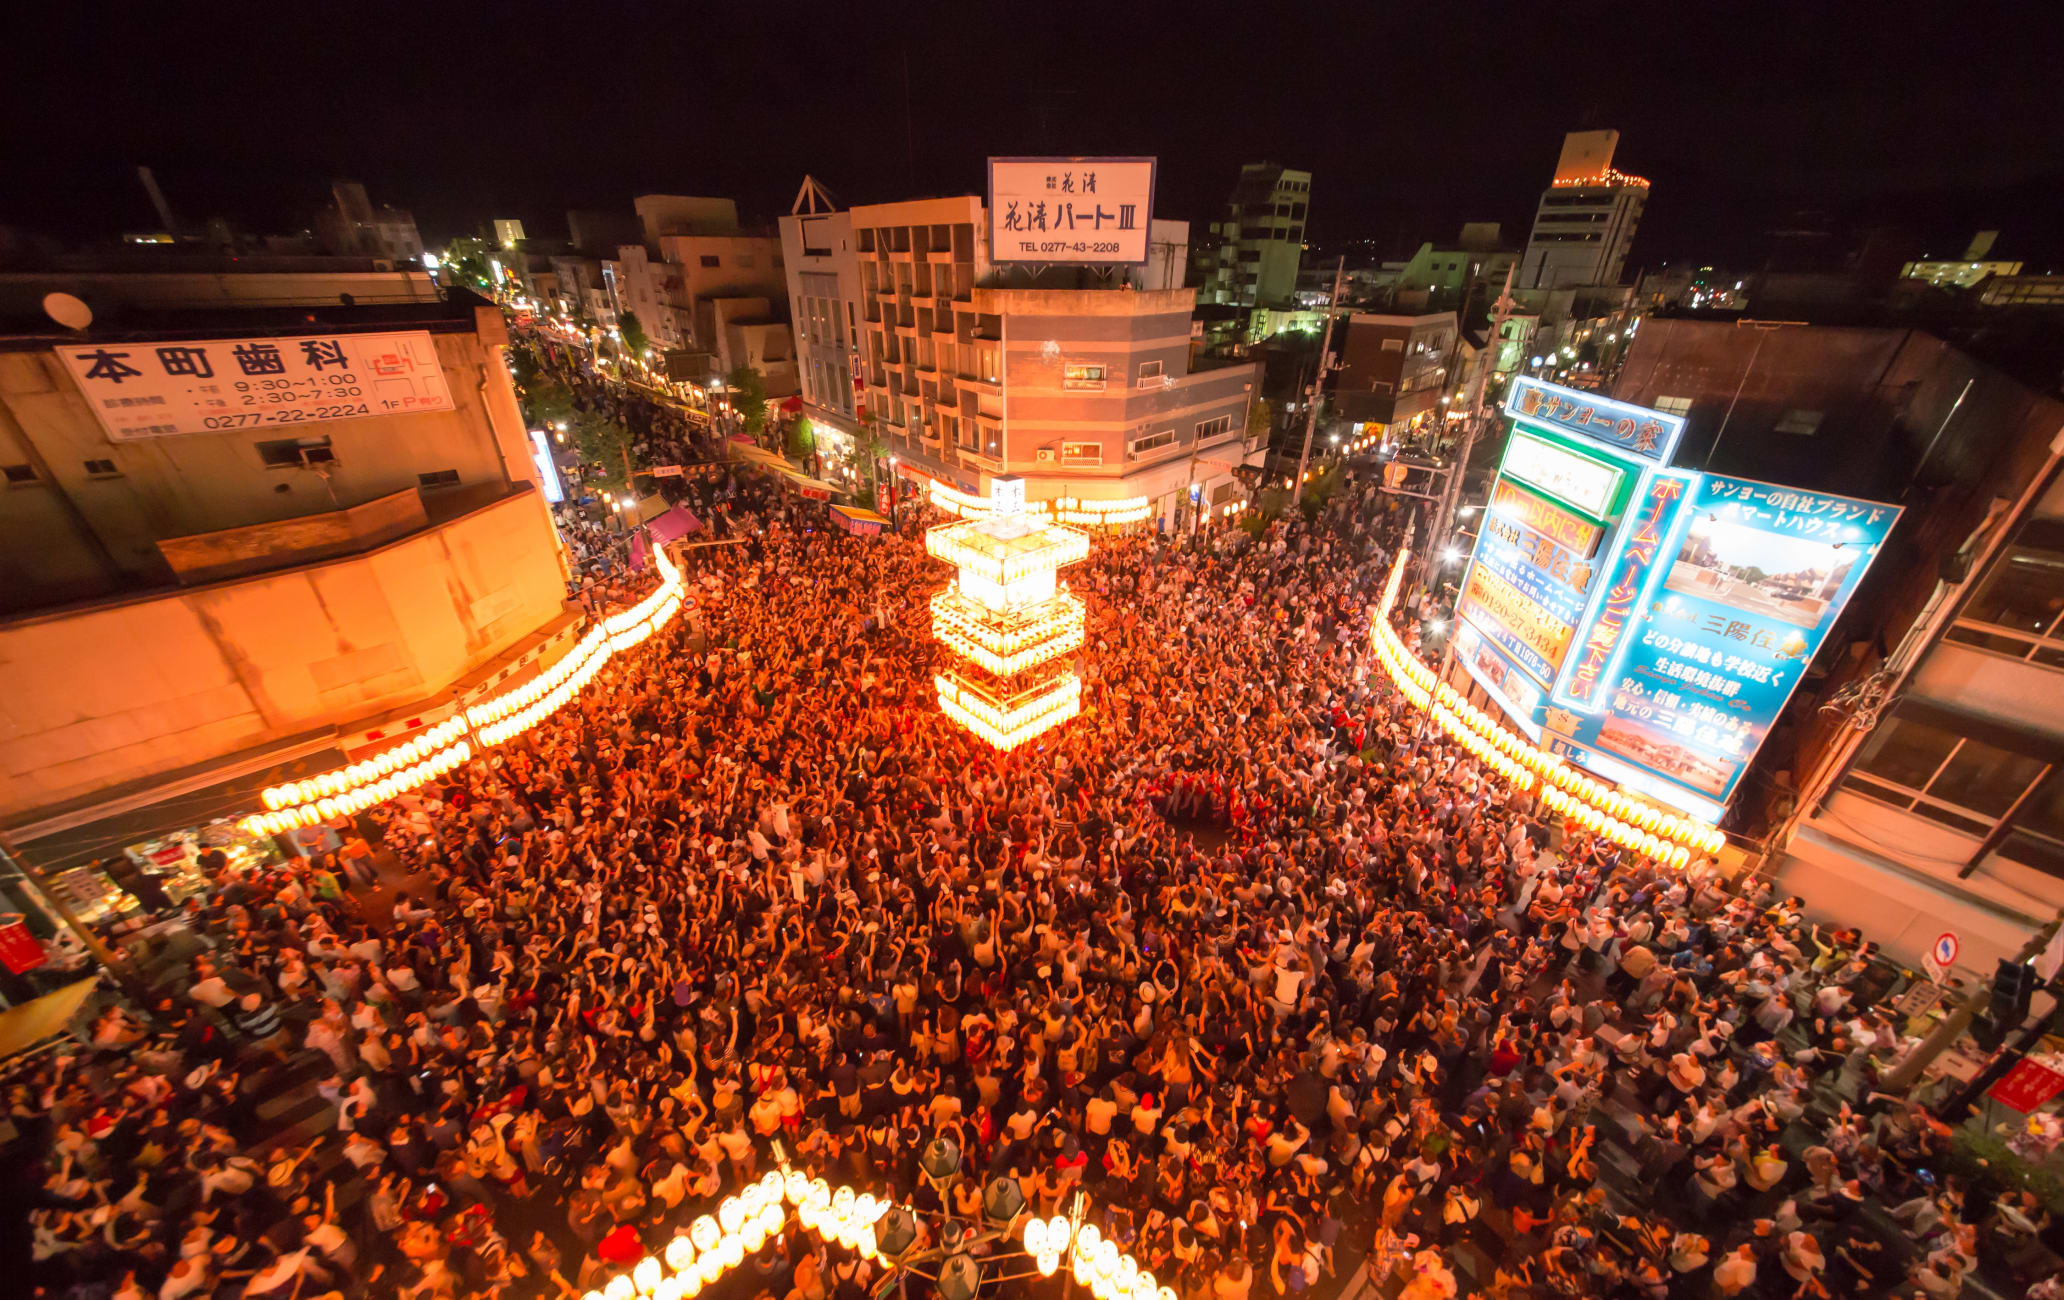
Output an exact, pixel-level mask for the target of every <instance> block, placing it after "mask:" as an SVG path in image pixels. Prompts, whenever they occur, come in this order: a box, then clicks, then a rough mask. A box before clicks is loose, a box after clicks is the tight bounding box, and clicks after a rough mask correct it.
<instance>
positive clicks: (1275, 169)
mask: <svg viewBox="0 0 2064 1300" xmlns="http://www.w3.org/2000/svg"><path fill="white" fill-rule="evenodd" d="M1310 200H1311V173H1310V172H1301V171H1292V170H1291V169H1289V168H1287V167H1281V166H1278V165H1277V164H1275V163H1266V162H1263V163H1249V164H1247V165H1246V166H1245V167H1242V168H1241V169H1240V180H1239V184H1238V185H1236V186H1235V187H1234V189H1233V196H1232V198H1231V199H1229V200H1228V201H1227V202H1226V212H1225V217H1224V218H1223V219H1222V220H1221V221H1220V222H1219V223H1218V224H1217V227H1216V229H1215V230H1214V231H1213V233H1214V234H1215V235H1216V236H1217V241H1216V242H1217V254H1218V264H1217V265H1216V266H1215V267H1213V268H1212V271H1211V277H1210V279H1209V280H1208V281H1206V282H1205V284H1204V285H1203V288H1202V291H1201V292H1202V295H1203V297H1204V300H1205V301H1208V302H1214V303H1230V304H1232V305H1234V306H1239V307H1249V308H1252V307H1280V306H1287V305H1289V303H1290V300H1291V296H1292V294H1293V293H1294V292H1295V291H1296V289H1297V268H1298V262H1299V259H1300V258H1301V257H1302V256H1303V249H1304V222H1305V214H1306V209H1307V207H1308V206H1309V204H1310Z"/></svg>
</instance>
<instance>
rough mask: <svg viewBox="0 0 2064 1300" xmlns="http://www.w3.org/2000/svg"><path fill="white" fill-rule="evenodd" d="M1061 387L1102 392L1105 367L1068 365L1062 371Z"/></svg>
mask: <svg viewBox="0 0 2064 1300" xmlns="http://www.w3.org/2000/svg"><path fill="white" fill-rule="evenodd" d="M1061 387H1063V388H1066V389H1070V390H1072V391H1076V392H1102V391H1103V387H1104V368H1103V367H1102V366H1066V367H1063V368H1062V371H1061Z"/></svg>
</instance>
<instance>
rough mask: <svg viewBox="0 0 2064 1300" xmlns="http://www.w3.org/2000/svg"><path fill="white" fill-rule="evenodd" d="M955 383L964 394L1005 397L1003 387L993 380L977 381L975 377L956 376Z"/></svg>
mask: <svg viewBox="0 0 2064 1300" xmlns="http://www.w3.org/2000/svg"><path fill="white" fill-rule="evenodd" d="M953 382H954V383H955V384H957V385H959V386H960V389H961V391H962V392H966V393H980V394H982V395H983V396H985V397H1001V396H1003V385H1002V384H999V383H997V382H996V381H995V380H993V379H977V378H975V377H974V376H973V375H955V376H954V377H953Z"/></svg>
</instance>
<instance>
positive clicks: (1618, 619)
mask: <svg viewBox="0 0 2064 1300" xmlns="http://www.w3.org/2000/svg"><path fill="white" fill-rule="evenodd" d="M1684 491H1685V480H1683V479H1681V478H1677V477H1674V476H1671V475H1668V474H1657V475H1655V476H1653V477H1652V478H1650V479H1649V481H1648V485H1647V487H1646V488H1644V489H1643V490H1642V492H1641V497H1640V499H1641V504H1640V506H1639V507H1638V508H1637V509H1636V511H1635V514H1634V517H1633V520H1632V521H1631V523H1630V524H1629V525H1628V527H1627V530H1626V532H1625V534H1624V537H1623V541H1622V543H1621V546H1620V550H1619V553H1618V554H1617V555H1616V556H1614V558H1613V561H1612V563H1611V564H1610V565H1608V566H1607V578H1606V581H1607V584H1608V585H1607V587H1606V590H1605V595H1604V598H1603V599H1602V600H1601V601H1600V602H1599V605H1598V609H1597V610H1596V612H1595V613H1593V615H1592V616H1591V620H1590V623H1589V625H1588V626H1587V627H1586V628H1585V631H1584V640H1583V644H1582V646H1581V647H1580V648H1579V650H1578V651H1577V657H1576V659H1575V660H1573V661H1572V663H1571V667H1570V670H1569V674H1568V676H1567V677H1566V678H1565V679H1564V681H1563V683H1562V689H1560V690H1559V691H1557V692H1556V694H1555V698H1556V701H1557V702H1558V703H1562V704H1567V705H1570V706H1572V707H1574V708H1578V709H1584V710H1586V711H1590V710H1595V709H1596V708H1597V707H1598V703H1599V698H1600V696H1601V694H1602V693H1603V689H1604V684H1605V682H1606V680H1607V678H1606V669H1607V668H1608V667H1609V666H1610V664H1611V663H1612V661H1613V658H1614V656H1615V655H1616V654H1617V653H1618V651H1619V649H1620V642H1621V639H1622V638H1623V637H1624V636H1625V635H1626V631H1627V620H1628V618H1629V617H1630V616H1632V614H1633V612H1634V606H1635V602H1636V601H1637V600H1639V599H1640V598H1641V593H1642V589H1643V588H1644V587H1645V586H1646V585H1647V583H1648V577H1649V573H1650V571H1651V570H1653V568H1654V567H1655V562H1656V556H1657V554H1658V553H1659V552H1660V551H1661V549H1662V544H1663V535H1664V533H1666V532H1667V531H1668V530H1669V527H1670V525H1671V524H1672V523H1673V522H1674V521H1675V518H1676V514H1675V512H1676V508H1677V503H1678V501H1680V500H1681V499H1682V498H1683V496H1684Z"/></svg>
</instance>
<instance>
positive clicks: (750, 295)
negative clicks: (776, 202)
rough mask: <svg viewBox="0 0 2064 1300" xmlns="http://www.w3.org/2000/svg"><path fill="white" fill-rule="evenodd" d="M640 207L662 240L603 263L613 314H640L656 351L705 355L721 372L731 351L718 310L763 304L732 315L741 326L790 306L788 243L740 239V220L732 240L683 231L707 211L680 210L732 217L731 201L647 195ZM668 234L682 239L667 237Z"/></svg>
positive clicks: (632, 248)
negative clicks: (733, 302) (741, 302)
mask: <svg viewBox="0 0 2064 1300" xmlns="http://www.w3.org/2000/svg"><path fill="white" fill-rule="evenodd" d="M658 198H669V199H670V201H671V202H672V203H673V204H674V205H676V206H675V207H674V208H655V207H653V206H652V201H653V200H655V199H658ZM638 202H639V203H640V205H641V208H640V215H641V217H642V218H643V219H644V221H645V224H646V228H647V229H648V230H658V231H661V232H662V233H660V234H658V235H657V237H656V241H655V242H654V243H653V244H650V245H646V244H627V245H625V246H623V247H622V248H620V249H618V250H617V256H616V257H615V258H614V259H613V260H611V261H609V262H607V263H605V264H604V266H603V272H604V277H605V279H606V280H607V282H608V284H609V289H610V293H611V296H612V297H613V299H614V303H613V305H614V309H615V310H616V311H617V312H619V313H621V312H624V311H630V312H634V313H636V314H637V317H638V324H639V325H640V326H641V327H642V328H643V329H644V331H645V333H646V335H647V336H648V337H649V338H651V340H652V342H653V345H654V347H655V349H665V350H668V351H675V350H686V351H691V352H699V353H703V354H706V356H707V357H708V359H709V361H708V364H709V366H710V367H712V368H714V367H716V366H717V365H718V359H719V357H720V356H721V355H722V354H723V353H724V352H725V351H726V339H725V337H724V333H723V328H722V325H721V324H720V321H719V312H718V304H720V303H722V302H724V301H726V300H728V299H737V298H743V299H752V300H758V305H757V306H752V307H745V308H737V307H734V308H733V309H731V310H730V312H729V313H728V314H729V317H730V318H731V319H732V320H733V321H737V320H742V319H745V318H748V317H754V316H757V317H765V316H767V315H768V313H769V311H770V306H769V304H770V303H783V304H785V303H786V302H787V301H788V284H787V277H786V275H785V273H784V269H783V265H782V256H781V241H780V240H779V239H778V238H777V237H775V236H773V235H748V234H740V233H738V232H737V228H736V225H737V223H736V221H735V220H734V221H732V222H731V226H732V229H731V230H730V231H729V232H728V233H717V234H701V233H686V232H685V231H683V230H682V229H681V228H684V227H687V226H690V225H692V224H694V223H693V222H692V221H691V220H690V219H689V217H688V216H686V215H683V214H684V213H686V212H694V211H702V210H703V209H702V207H700V206H690V207H682V206H680V205H710V204H720V205H725V208H726V209H727V210H728V205H729V204H730V203H731V200H729V199H683V198H678V197H673V196H655V195H647V196H645V197H644V198H641V199H639V200H638ZM669 214H671V215H669ZM712 224H721V223H720V222H714V221H713V222H712ZM669 227H672V228H675V230H676V233H664V232H665V231H666V230H667V229H668V228H669ZM780 350H781V351H786V349H780ZM789 355H790V357H791V359H792V353H790V354H789ZM727 368H728V367H727ZM713 372H714V371H713V370H712V373H713ZM771 378H772V376H770V379H771ZM770 391H771V390H770ZM789 391H794V390H793V388H791V389H790V390H789Z"/></svg>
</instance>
